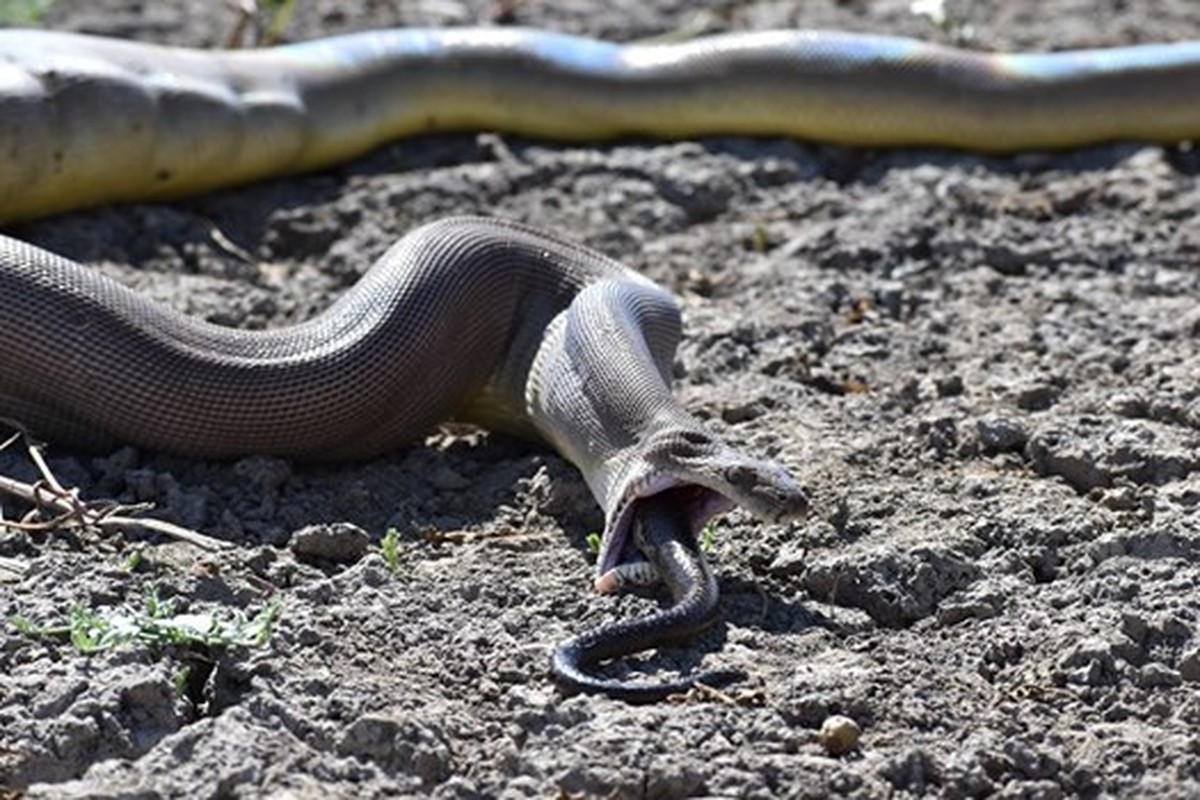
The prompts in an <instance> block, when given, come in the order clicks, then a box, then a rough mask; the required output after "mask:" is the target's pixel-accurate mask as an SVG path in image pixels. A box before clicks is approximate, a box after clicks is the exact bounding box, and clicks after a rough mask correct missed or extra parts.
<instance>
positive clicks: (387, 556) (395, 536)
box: [379, 528, 400, 575]
mask: <svg viewBox="0 0 1200 800" xmlns="http://www.w3.org/2000/svg"><path fill="white" fill-rule="evenodd" d="M379 549H380V551H382V552H383V560H384V561H385V562H387V566H388V569H389V570H391V571H392V574H393V575H399V574H400V531H398V530H396V529H395V528H388V529H387V533H385V534H384V535H383V538H382V539H380V540H379Z"/></svg>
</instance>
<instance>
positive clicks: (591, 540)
mask: <svg viewBox="0 0 1200 800" xmlns="http://www.w3.org/2000/svg"><path fill="white" fill-rule="evenodd" d="M583 541H584V543H585V544H587V549H588V552H589V553H597V554H598V553H599V552H600V543H601V542H603V541H604V537H603V536H601V535H600V534H599V533H597V532H596V531H592V532H591V533H589V534H588V535H587V536H585V537H584V539H583Z"/></svg>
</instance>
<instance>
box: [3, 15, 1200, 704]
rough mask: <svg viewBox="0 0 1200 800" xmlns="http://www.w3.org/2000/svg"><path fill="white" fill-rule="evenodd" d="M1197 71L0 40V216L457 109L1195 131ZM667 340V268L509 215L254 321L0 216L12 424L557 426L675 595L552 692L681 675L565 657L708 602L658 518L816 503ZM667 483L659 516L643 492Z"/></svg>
mask: <svg viewBox="0 0 1200 800" xmlns="http://www.w3.org/2000/svg"><path fill="white" fill-rule="evenodd" d="M1198 90H1200V45H1198V44H1196V43H1180V44H1173V45H1147V46H1140V47H1130V48H1120V49H1112V50H1091V51H1076V52H1066V53H1055V54H1010V55H984V54H974V53H968V52H966V51H962V50H956V49H953V48H948V47H943V46H938V45H931V44H925V43H921V42H918V41H914V40H908V39H897V38H888V37H879V36H864V35H854V34H842V33H829V32H796V31H786V32H783V31H781V32H766V33H745V34H731V35H726V36H717V37H711V38H707V39H702V40H698V41H693V42H687V43H681V44H669V45H614V44H609V43H605V42H599V41H594V40H589V39H582V38H576V37H571V36H564V35H560V34H554V33H548V32H540V31H531V30H520V29H503V28H492V29H448V30H392V31H379V32H370V33H361V34H353V35H349V36H343V37H338V38H331V39H326V40H321V41H315V42H307V43H302V44H295V45H288V46H285V47H279V48H274V49H268V50H261V51H250V52H207V51H194V50H186V49H178V48H167V47H158V46H154V45H147V44H137V43H132V42H123V41H115V40H108V39H101V38H94V37H88V36H81V35H73V34H65V33H52V32H43V31H0V221H13V220H20V219H27V218H32V217H37V216H41V215H46V214H50V213H54V212H59V211H64V210H68V209H72V208H78V207H83V206H88V205H94V204H99V203H107V202H114V201H121V200H134V199H139V200H144V199H154V198H169V197H176V196H180V195H184V194H191V193H195V192H200V191H204V190H207V189H212V188H215V187H218V186H226V185H231V184H236V183H241V182H246V181H252V180H256V179H259V178H264V177H267V176H271V175H279V174H285V173H295V172H301V171H306V170H313V169H318V168H321V167H324V166H327V165H330V164H333V163H336V162H339V161H342V160H345V159H348V158H352V157H354V156H356V155H359V154H362V153H364V152H366V151H367V150H369V149H371V148H373V147H375V146H377V145H379V144H381V143H383V142H386V141H389V140H391V139H394V138H397V137H402V136H406V135H410V134H415V133H424V132H432V131H448V130H461V129H492V130H500V131H507V132H514V133H521V134H529V135H534V136H541V137H548V138H558V139H573V140H581V139H586V140H596V139H602V138H611V137H615V136H621V135H629V134H644V135H651V136H660V137H688V136H698V135H706V134H725V133H747V134H758V135H786V136H795V137H800V138H804V139H814V140H821V141H831V142H838V143H844V144H851V145H945V146H950V147H959V148H967V149H976V150H983V151H992V152H999V151H1011V150H1018V149H1026V148H1046V147H1068V146H1075V145H1082V144H1088V143H1093V142H1100V141H1108V140H1113V139H1126V138H1129V139H1145V140H1155V141H1175V140H1179V139H1187V138H1190V137H1193V136H1196V135H1197V134H1200V104H1196V103H1195V102H1194V98H1195V97H1196V96H1197V95H1198V94H1200V91H1198ZM678 335H679V314H678V309H677V307H676V305H675V303H674V302H673V300H672V299H671V298H670V297H669V296H668V295H666V294H665V293H664V292H663V291H662V290H660V289H658V288H656V287H655V286H653V285H652V284H650V283H649V282H647V281H646V280H644V279H642V278H640V277H639V276H637V275H635V274H633V273H632V272H629V271H628V270H626V269H624V268H623V267H621V266H620V265H618V264H616V263H615V262H612V261H610V260H609V259H606V258H604V257H603V256H600V255H598V254H596V253H594V252H591V251H589V250H587V249H585V248H582V247H579V246H577V245H572V244H570V243H568V242H566V241H563V240H560V239H558V238H556V237H553V236H549V235H547V234H543V233H539V232H536V231H534V230H531V229H529V228H527V227H524V226H521V225H517V224H513V223H504V222H500V221H496V220H487V219H455V220H448V221H443V222H437V223H433V224H430V225H427V226H425V227H423V228H421V229H419V230H417V231H415V232H413V233H412V234H410V235H409V236H407V237H405V238H404V239H403V240H402V241H401V242H399V243H398V244H397V245H395V246H394V247H393V248H392V249H391V250H390V251H389V252H388V253H387V254H386V255H385V256H383V258H382V259H380V261H379V262H378V264H377V265H376V266H375V267H374V268H373V269H372V270H371V271H370V272H369V273H368V274H367V275H366V276H364V278H363V279H362V280H361V281H360V283H359V284H358V285H357V286H356V287H355V288H353V289H352V290H350V291H349V292H347V293H346V294H345V295H344V296H343V297H342V298H341V299H340V300H339V301H338V302H337V303H335V304H334V305H333V306H332V307H331V308H329V309H328V310H327V311H326V312H325V313H323V314H322V315H320V316H318V317H317V318H315V319H313V320H311V321H309V322H306V323H303V324H301V325H297V326H295V327H292V328H288V329H284V330H276V331H266V332H244V331H234V330H227V329H222V328H218V327H215V326H212V325H208V324H205V323H202V322H198V321H195V320H191V319H188V318H186V317H183V316H181V315H179V314H176V313H173V312H171V311H168V310H166V309H164V308H162V307H160V306H158V305H155V304H153V303H151V302H149V301H148V300H146V299H144V298H141V297H139V296H137V295H136V294H134V293H133V292H131V291H129V290H127V289H124V288H122V287H119V286H117V285H116V284H114V283H112V282H110V281H108V280H105V279H103V278H101V277H98V276H96V275H94V274H92V273H90V272H88V271H87V270H85V269H84V268H82V267H80V266H79V265H76V264H73V263H71V262H69V261H67V260H65V259H62V258H59V257H57V256H54V255H52V254H50V253H47V252H45V251H42V250H39V249H37V248H34V247H32V246H29V245H26V244H23V243H21V242H18V241H16V240H13V239H7V238H0V341H2V342H3V347H2V348H0V414H2V415H4V416H9V417H16V418H19V419H21V420H23V421H25V422H26V423H27V424H29V425H30V426H31V427H33V428H34V430H35V431H38V432H40V433H42V434H44V435H48V436H51V437H54V438H58V439H61V440H63V441H67V442H70V443H73V444H81V443H88V442H90V443H94V444H99V443H103V442H105V441H117V440H120V441H130V442H136V443H140V444H142V445H145V446H147V447H151V448H155V449H161V450H168V451H174V452H179V453H186V454H193V455H200V456H214V457H223V456H234V455H241V454H244V453H248V452H258V453H276V454H280V455H285V456H292V457H300V458H306V457H312V458H330V457H362V456H367V455H371V454H375V453H379V452H383V451H385V450H389V449H392V448H395V447H398V446H400V445H401V444H403V443H406V442H409V441H411V440H413V439H414V438H415V437H417V436H419V435H420V434H422V433H423V432H424V431H425V430H427V429H428V428H429V427H430V426H431V425H433V424H434V423H436V422H437V421H439V420H442V419H445V418H447V417H457V418H460V419H469V420H474V421H478V422H481V423H483V424H485V425H488V426H490V427H493V428H499V429H502V430H512V431H516V432H519V433H523V434H531V433H532V434H535V435H538V436H541V437H543V438H544V439H546V440H547V441H549V442H550V443H552V444H553V445H554V446H555V447H556V448H557V449H558V450H559V451H560V452H561V453H562V454H563V455H564V456H565V457H567V458H568V459H570V460H571V461H572V462H573V463H575V464H576V465H577V466H578V467H579V468H580V470H581V471H582V472H583V474H584V477H585V478H586V480H587V482H588V484H589V486H590V487H591V489H592V491H593V493H594V494H595V496H596V498H597V500H598V501H599V503H600V504H601V506H602V507H603V509H604V511H605V515H606V527H605V532H604V535H603V543H602V546H601V553H600V557H599V562H598V570H599V571H598V578H597V585H598V586H599V587H600V588H608V587H611V586H613V585H615V584H617V583H620V582H621V580H622V579H623V576H625V575H626V573H627V572H628V571H630V570H628V569H627V565H628V564H629V563H630V562H631V560H632V559H634V558H635V556H636V550H637V549H638V548H637V547H635V546H634V544H633V543H632V541H631V540H632V538H633V535H632V533H631V531H632V530H634V528H635V527H636V526H635V525H634V519H635V517H640V521H639V525H645V526H646V530H647V531H649V532H650V533H644V534H640V536H641V538H640V539H639V542H640V545H641V548H642V549H643V550H645V551H646V552H648V553H649V554H651V556H652V557H653V558H654V560H656V562H657V563H658V564H659V567H660V569H661V571H662V572H664V573H665V577H667V578H668V582H669V583H671V586H672V591H673V593H674V594H675V596H676V598H677V599H679V606H678V608H679V609H681V610H680V611H679V613H666V614H664V615H660V616H659V617H656V618H654V619H653V620H652V621H650V622H649V623H646V624H644V625H642V626H641V627H638V626H637V625H634V626H633V627H630V626H620V625H619V626H617V627H615V628H604V629H601V630H600V631H597V632H594V633H592V634H585V635H584V636H582V637H578V638H577V639H575V640H571V641H570V642H568V643H567V644H566V645H564V646H563V647H561V648H559V649H558V650H557V651H556V655H555V659H554V666H555V672H556V674H557V675H558V676H559V677H560V679H562V680H564V682H565V683H566V684H567V685H568V687H569V688H578V689H584V690H599V691H612V692H614V693H616V694H619V695H622V696H629V697H633V698H647V697H652V696H658V694H661V691H662V690H663V689H664V688H677V687H678V686H681V685H686V684H687V682H686V681H684V682H680V683H674V684H662V685H657V687H655V686H651V687H650V688H649V689H647V688H646V687H642V688H640V689H639V688H638V687H630V686H627V685H625V684H620V683H619V682H618V683H613V682H606V681H600V680H598V679H592V678H590V677H588V676H587V675H585V674H584V673H583V672H582V671H581V670H580V669H579V666H580V665H581V664H584V663H594V662H595V661H598V660H601V659H603V658H607V657H611V656H613V655H619V654H622V653H625V652H629V651H630V650H631V649H637V648H640V647H642V646H646V645H648V644H653V643H654V642H655V641H657V640H658V639H659V638H662V636H663V635H665V634H670V633H679V632H686V631H690V630H693V629H695V628H696V627H699V626H700V625H702V624H703V623H704V622H705V621H706V619H707V616H708V612H709V611H711V607H712V603H713V601H714V600H715V584H713V582H712V581H711V575H708V574H707V573H706V572H705V571H704V569H705V568H704V564H703V560H702V559H701V558H700V557H699V556H698V555H697V554H695V553H691V554H689V552H688V551H687V549H686V548H683V549H681V548H678V547H672V546H667V545H669V540H670V538H671V537H670V535H669V534H664V533H663V531H664V530H669V529H672V528H673V529H676V530H677V529H678V528H681V527H682V528H688V529H690V530H691V531H693V532H694V531H695V530H696V529H697V528H698V527H699V526H700V525H701V524H703V521H704V520H706V519H707V518H708V517H709V516H711V515H712V514H713V513H716V512H718V511H720V510H722V509H724V508H726V507H728V505H729V504H730V503H736V504H740V505H743V506H745V507H747V508H748V509H749V510H751V511H753V512H755V513H757V514H759V515H760V516H762V517H764V518H766V519H787V518H792V517H795V516H798V515H799V514H801V513H803V511H804V510H805V508H806V501H805V498H804V495H803V493H802V492H801V490H800V488H799V486H798V485H797V484H796V482H795V481H794V480H793V479H792V478H791V477H790V476H789V475H788V473H787V472H786V471H784V470H783V469H782V468H781V467H779V466H777V465H774V464H771V463H769V462H766V461H763V460H761V459H758V458H755V457H752V456H749V455H747V454H744V453H741V452H740V451H737V450H735V449H732V448H730V447H728V446H726V445H724V444H722V443H721V442H719V441H718V440H717V439H716V438H714V437H713V436H712V435H711V434H710V433H709V432H708V431H707V430H706V429H705V428H704V427H703V426H702V425H701V424H700V423H699V422H698V421H697V420H695V419H694V418H693V417H691V416H690V415H689V414H687V413H686V412H685V411H684V410H683V409H682V408H681V407H680V406H679V405H678V403H677V402H676V401H675V400H674V398H673V397H672V395H671V393H670V390H669V382H668V376H669V369H668V367H669V364H670V361H671V359H672V354H673V352H674V348H675V345H676V341H677V338H678ZM414 387H416V388H414ZM664 493H665V496H667V497H669V498H670V499H671V502H672V504H673V507H674V511H671V512H668V511H666V510H663V509H662V508H661V507H660V506H661V504H660V503H656V502H654V501H651V500H648V499H647V498H650V497H652V496H655V495H664ZM664 517H669V518H670V519H665V521H664ZM663 526H666V527H665V528H664V527H663ZM639 530H640V529H639ZM655 531H657V533H655ZM664 542H666V544H664ZM622 637H624V638H625V639H631V640H635V641H632V642H631V641H623V639H622Z"/></svg>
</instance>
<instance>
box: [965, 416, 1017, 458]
mask: <svg viewBox="0 0 1200 800" xmlns="http://www.w3.org/2000/svg"><path fill="white" fill-rule="evenodd" d="M975 427H976V430H977V431H978V432H979V441H980V442H981V443H982V444H983V447H984V449H985V450H987V451H988V452H989V453H1005V452H1011V451H1015V450H1020V449H1021V448H1022V447H1024V446H1025V441H1026V440H1027V439H1028V438H1029V432H1028V431H1026V430H1025V427H1024V426H1023V425H1022V424H1021V423H1020V422H1018V421H1017V420H1015V419H1010V418H1008V417H986V418H984V419H981V420H979V422H977V423H976V424H975Z"/></svg>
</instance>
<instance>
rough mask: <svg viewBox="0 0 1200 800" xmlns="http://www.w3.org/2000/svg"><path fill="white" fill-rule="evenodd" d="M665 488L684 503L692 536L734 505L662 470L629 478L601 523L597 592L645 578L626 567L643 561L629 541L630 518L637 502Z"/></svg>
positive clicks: (711, 491)
mask: <svg viewBox="0 0 1200 800" xmlns="http://www.w3.org/2000/svg"><path fill="white" fill-rule="evenodd" d="M668 491H670V492H672V493H673V494H674V496H675V497H676V498H677V499H678V501H679V502H681V503H683V504H685V505H686V508H685V509H684V511H685V512H686V514H687V518H688V524H689V528H690V532H691V535H692V536H697V535H698V534H699V532H700V531H701V530H702V529H703V528H704V526H705V525H706V524H707V523H708V520H709V519H711V518H712V517H714V516H716V515H717V514H723V513H725V512H726V511H728V510H729V509H731V508H733V507H734V505H735V504H734V502H733V501H732V500H730V499H729V498H727V497H725V496H724V495H723V494H721V493H720V492H717V491H714V490H712V489H709V488H707V487H705V486H701V485H699V484H694V483H688V482H687V481H683V480H680V479H679V478H676V477H675V476H673V475H669V474H666V473H662V472H655V473H651V474H650V475H647V476H644V477H642V478H641V479H638V480H635V481H633V482H631V483H630V484H629V487H628V488H627V489H626V491H625V492H624V493H623V494H622V497H621V500H620V502H619V503H618V504H617V507H616V509H615V510H614V512H613V513H612V514H610V515H609V520H608V523H607V525H606V526H605V530H604V536H603V538H602V540H601V544H600V554H599V557H598V559H597V562H596V565H597V566H596V571H597V576H596V580H595V583H594V584H593V586H594V588H595V590H596V591H597V592H598V593H599V594H612V593H614V592H617V591H620V590H621V589H623V588H625V587H627V586H630V585H632V584H640V583H645V582H646V581H645V580H641V579H638V578H636V577H633V578H630V577H629V575H630V571H629V570H628V569H627V568H628V567H629V566H630V565H632V564H638V563H644V559H643V557H642V555H641V553H640V552H639V551H638V549H637V547H636V546H635V545H634V543H633V535H632V531H633V519H634V515H635V514H636V512H637V509H638V505H639V503H640V502H642V501H644V500H645V499H646V498H649V497H653V496H654V495H657V494H661V493H663V492H668Z"/></svg>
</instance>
